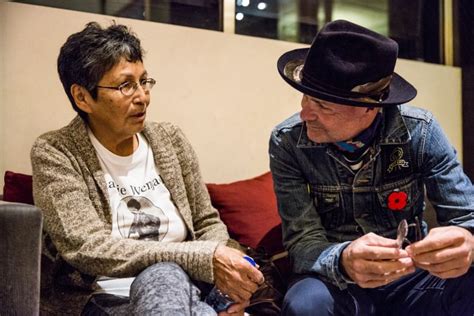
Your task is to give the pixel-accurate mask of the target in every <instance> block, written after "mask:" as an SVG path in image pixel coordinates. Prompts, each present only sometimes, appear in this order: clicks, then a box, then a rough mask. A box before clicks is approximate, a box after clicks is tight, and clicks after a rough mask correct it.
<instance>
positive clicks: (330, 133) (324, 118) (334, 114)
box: [300, 94, 377, 143]
mask: <svg viewBox="0 0 474 316" xmlns="http://www.w3.org/2000/svg"><path fill="white" fill-rule="evenodd" d="M301 107H302V110H301V113H300V116H301V119H302V120H303V121H304V122H305V123H306V127H307V134H308V138H309V139H310V140H312V141H314V142H316V143H334V142H340V141H345V140H349V139H352V138H353V137H355V136H357V135H358V134H359V133H360V132H362V131H363V130H364V129H366V128H367V127H369V126H370V124H371V123H372V121H373V120H374V118H375V116H376V115H377V111H376V110H368V108H365V107H356V106H348V105H341V104H336V103H331V102H328V101H323V100H320V99H316V98H313V97H311V96H308V95H306V94H305V95H303V99H302V100H301Z"/></svg>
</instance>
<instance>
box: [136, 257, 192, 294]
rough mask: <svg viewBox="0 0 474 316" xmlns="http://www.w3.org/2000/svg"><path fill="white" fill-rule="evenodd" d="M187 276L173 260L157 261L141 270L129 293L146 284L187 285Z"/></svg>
mask: <svg viewBox="0 0 474 316" xmlns="http://www.w3.org/2000/svg"><path fill="white" fill-rule="evenodd" d="M189 282H190V279H189V276H188V275H187V274H186V272H184V270H183V269H182V268H181V267H180V266H179V265H178V264H176V263H174V262H158V263H155V264H154V265H152V266H149V267H148V268H146V269H145V270H143V271H142V272H141V273H140V274H139V275H138V276H137V277H136V278H135V280H134V281H133V283H132V285H131V288H130V293H131V294H132V292H136V291H139V289H143V288H146V287H148V286H152V287H155V286H157V285H159V286H160V287H163V286H164V285H166V284H169V285H170V286H173V287H179V286H184V287H185V288H188V287H189Z"/></svg>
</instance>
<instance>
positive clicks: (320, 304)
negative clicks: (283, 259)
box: [282, 278, 334, 315]
mask: <svg viewBox="0 0 474 316" xmlns="http://www.w3.org/2000/svg"><path fill="white" fill-rule="evenodd" d="M333 309H334V298H333V296H332V294H331V293H330V291H329V290H328V288H327V287H326V285H325V284H324V283H323V282H321V281H319V280H317V279H314V278H306V279H303V280H300V281H298V282H296V283H295V284H294V285H293V286H292V287H290V289H289V290H288V292H287V294H286V295H285V298H284V300H283V308H282V314H283V315H332V312H333Z"/></svg>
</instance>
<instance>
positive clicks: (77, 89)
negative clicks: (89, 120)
mask: <svg viewBox="0 0 474 316" xmlns="http://www.w3.org/2000/svg"><path fill="white" fill-rule="evenodd" d="M71 95H72V97H73V98H74V102H76V105H77V107H78V108H79V109H81V110H82V111H84V112H86V113H91V112H92V108H91V101H92V97H91V95H90V93H89V91H87V90H86V88H84V87H83V86H80V85H78V84H76V83H74V84H73V85H72V86H71Z"/></svg>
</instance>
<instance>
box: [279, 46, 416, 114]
mask: <svg viewBox="0 0 474 316" xmlns="http://www.w3.org/2000/svg"><path fill="white" fill-rule="evenodd" d="M308 51H309V48H301V49H295V50H292V51H289V52H287V53H285V54H283V55H282V56H281V57H280V58H279V59H278V63H277V67H278V72H279V73H280V76H282V78H283V79H284V80H285V81H286V82H287V83H288V84H289V85H291V86H292V87H293V88H295V89H297V90H299V91H301V92H303V93H304V94H307V95H310V96H312V97H315V98H318V99H321V100H325V101H329V102H332V103H337V104H344V105H351V106H363V107H367V106H372V107H386V106H393V105H399V104H403V103H407V102H408V101H410V100H412V99H413V98H415V97H416V93H417V91H416V89H415V88H414V87H413V86H412V85H411V84H410V83H409V82H408V81H406V80H405V79H403V78H402V77H401V76H400V75H398V74H397V73H395V72H394V73H393V76H392V80H391V82H390V90H389V93H388V96H387V97H386V98H385V99H384V100H382V101H372V102H367V101H363V100H360V99H353V98H347V97H342V96H338V95H335V94H331V93H329V92H327V91H321V90H317V89H314V88H313V87H309V86H306V85H304V84H302V83H301V82H300V81H299V80H298V79H297V78H295V77H294V76H293V74H294V73H295V72H294V71H291V69H296V68H297V67H299V66H302V65H303V64H304V60H305V58H306V55H307V53H308ZM300 68H301V67H300ZM288 69H290V71H288Z"/></svg>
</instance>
